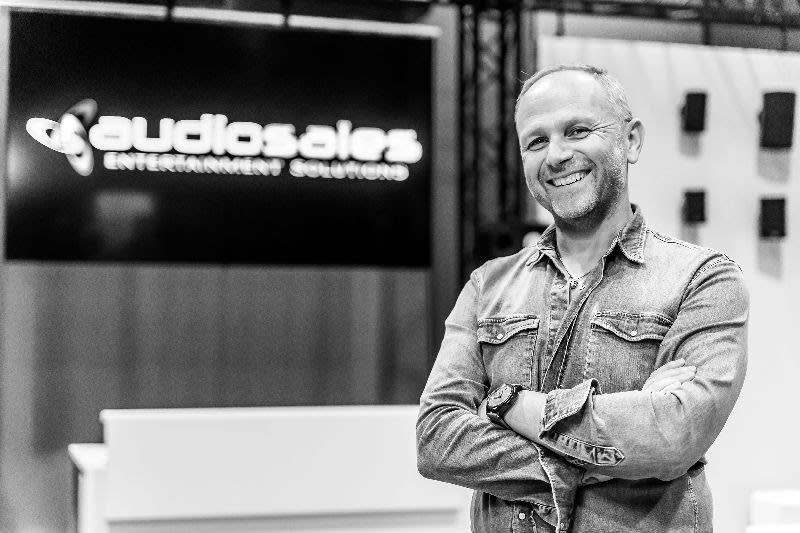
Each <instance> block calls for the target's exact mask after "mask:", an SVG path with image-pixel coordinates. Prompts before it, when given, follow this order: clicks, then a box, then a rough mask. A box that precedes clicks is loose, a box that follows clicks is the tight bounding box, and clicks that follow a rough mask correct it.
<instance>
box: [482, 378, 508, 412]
mask: <svg viewBox="0 0 800 533" xmlns="http://www.w3.org/2000/svg"><path fill="white" fill-rule="evenodd" d="M510 397H511V387H509V386H508V384H505V385H501V386H500V387H499V388H498V389H497V390H495V391H494V392H493V393H492V394H490V395H489V401H488V403H487V405H488V406H489V407H490V408H491V407H497V406H499V405H503V403H504V402H506V401H507V400H508V399H509V398H510Z"/></svg>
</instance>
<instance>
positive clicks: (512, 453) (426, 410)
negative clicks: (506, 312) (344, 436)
mask: <svg viewBox="0 0 800 533" xmlns="http://www.w3.org/2000/svg"><path fill="white" fill-rule="evenodd" d="M479 291H480V275H479V273H478V271H476V272H474V273H473V274H472V276H471V277H470V280H469V282H468V283H467V284H466V286H465V287H464V289H463V290H462V291H461V294H460V296H459V298H458V301H457V302H456V305H455V308H454V309H453V311H452V312H451V314H450V316H449V317H448V318H447V320H446V322H445V335H444V340H443V341H442V345H441V348H440V350H439V354H438V355H437V357H436V362H435V363H434V365H433V369H432V370H431V374H430V377H429V378H428V382H427V384H426V386H425V389H424V391H423V393H422V397H421V400H420V411H419V418H418V421H417V461H418V468H419V471H420V473H421V474H422V475H423V476H425V477H427V478H431V479H436V480H439V481H445V482H448V483H453V484H456V485H461V486H464V487H468V488H471V489H475V490H479V491H482V492H486V493H489V494H492V495H494V496H497V497H499V498H501V499H503V500H507V501H523V502H529V503H533V504H543V505H547V506H551V507H552V506H555V507H556V510H557V512H558V514H559V516H560V517H561V518H562V519H560V520H559V522H560V523H561V524H562V528H563V527H565V524H566V523H567V522H568V518H567V517H568V516H569V515H570V514H571V511H572V506H573V500H574V497H575V493H576V490H577V487H578V485H579V483H580V481H581V479H582V477H583V473H584V471H583V469H582V468H580V467H577V466H575V465H572V464H570V463H568V462H567V461H565V460H564V459H563V458H562V457H560V456H558V455H557V454H553V453H552V452H549V451H547V450H546V449H544V448H542V447H541V446H537V445H536V444H535V443H532V442H531V441H530V440H528V439H526V438H524V437H521V436H520V435H518V434H517V433H515V432H513V431H511V430H508V429H505V428H501V427H499V426H497V425H496V424H494V423H492V422H491V421H490V420H488V419H487V418H485V417H481V416H478V414H477V410H478V407H479V405H480V403H481V402H482V401H483V399H484V398H485V397H486V394H487V390H488V388H489V379H488V376H487V375H486V371H485V369H484V365H483V359H482V358H481V353H480V347H479V344H478V339H477V318H476V307H477V306H476V302H477V299H478V297H479ZM559 531H560V529H559Z"/></svg>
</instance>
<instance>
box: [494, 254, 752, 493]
mask: <svg viewBox="0 0 800 533" xmlns="http://www.w3.org/2000/svg"><path fill="white" fill-rule="evenodd" d="M747 313H748V295H747V291H746V289H745V287H744V283H743V280H742V276H741V272H740V270H739V268H738V266H736V264H735V263H733V262H732V261H730V260H728V259H726V258H717V259H716V260H712V261H710V262H709V263H708V264H707V265H705V266H704V267H703V268H701V269H699V270H698V272H697V273H696V274H695V276H694V278H693V279H692V281H691V282H690V284H689V286H688V287H687V290H686V292H685V293H684V296H683V301H682V304H681V306H680V310H679V312H678V315H677V317H676V319H675V322H674V323H673V325H672V327H671V328H670V330H669V332H668V333H667V335H666V336H665V338H664V340H663V341H662V343H661V347H660V351H661V352H662V353H661V354H660V355H662V356H663V355H666V359H668V360H675V359H683V360H685V361H686V364H687V365H691V366H694V367H696V374H695V377H694V379H692V380H691V381H688V382H686V383H683V384H682V385H681V386H680V387H672V388H670V390H666V391H665V390H661V391H657V392H654V391H653V390H648V389H646V390H642V391H627V392H618V393H612V394H595V383H594V382H593V380H588V381H585V382H584V383H581V384H580V385H578V386H576V387H574V388H572V389H557V390H554V391H552V392H550V393H548V394H546V395H545V394H542V393H537V392H526V393H525V394H524V395H523V396H522V397H521V398H520V400H518V402H517V404H515V406H514V407H513V408H512V409H511V410H509V412H508V414H507V415H506V418H505V420H506V422H507V423H508V424H509V426H511V428H512V429H514V430H515V431H517V432H518V433H519V434H520V435H523V436H525V437H527V438H530V439H531V440H533V441H534V442H537V443H539V444H541V445H543V446H545V447H547V448H549V449H550V450H552V451H554V452H556V453H558V454H560V455H562V456H564V457H565V458H567V460H569V461H572V462H574V463H575V464H580V465H582V466H583V467H584V468H585V469H586V472H587V475H590V476H591V475H594V474H596V475H601V476H611V477H615V478H623V479H641V478H649V477H655V478H659V479H664V480H669V479H674V478H677V477H679V476H681V475H683V474H684V473H686V472H687V471H688V469H689V468H690V467H691V466H692V465H693V464H694V463H696V462H697V461H698V460H699V459H700V458H701V457H702V456H703V454H704V453H705V452H706V451H707V450H708V448H709V447H710V446H711V444H712V443H713V442H714V439H715V438H716V437H717V435H718V434H719V432H720V431H721V430H722V427H723V426H724V424H725V421H726V420H727V418H728V416H729V415H730V413H731V410H732V409H733V405H734V403H735V402H736V399H737V397H738V395H739V391H740V390H741V387H742V382H743V381H744V374H745V368H746V364H747V335H746V321H747ZM663 352H666V353H665V354H664V353H663Z"/></svg>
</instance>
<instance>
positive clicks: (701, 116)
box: [681, 92, 706, 133]
mask: <svg viewBox="0 0 800 533" xmlns="http://www.w3.org/2000/svg"><path fill="white" fill-rule="evenodd" d="M681 119H682V120H681V126H682V128H683V131H687V132H691V133H696V132H699V131H703V130H704V129H706V93H704V92H690V93H686V100H685V101H684V103H683V107H682V108H681Z"/></svg>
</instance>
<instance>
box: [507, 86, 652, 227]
mask: <svg viewBox="0 0 800 533" xmlns="http://www.w3.org/2000/svg"><path fill="white" fill-rule="evenodd" d="M635 122H637V123H638V121H635ZM516 123H517V135H518V136H519V142H520V149H521V151H522V162H523V168H524V171H525V180H526V182H527V184H528V188H529V189H530V191H531V194H533V196H534V198H536V200H537V201H538V202H539V203H540V204H541V205H542V206H543V207H544V208H545V209H547V210H548V211H550V212H551V213H552V214H553V216H554V217H555V218H556V220H559V219H560V220H563V221H565V222H567V223H573V224H574V223H578V224H580V223H581V222H586V223H591V224H595V223H597V222H599V221H600V220H602V218H604V217H605V216H606V215H607V214H608V213H609V212H611V211H612V210H613V209H614V208H616V207H617V206H618V205H619V204H620V203H622V202H625V203H627V202H628V194H627V187H628V176H627V175H628V167H627V165H628V162H631V163H633V162H635V161H636V159H637V158H638V147H635V149H634V150H633V151H632V150H631V146H630V142H629V141H630V139H629V137H630V135H629V132H630V125H629V124H628V123H627V122H623V121H622V120H621V119H620V118H619V117H618V115H617V114H616V113H615V110H614V108H613V107H612V106H611V104H610V102H609V101H608V98H607V96H606V92H605V89H604V88H603V86H602V85H600V84H599V83H598V82H597V81H595V79H594V77H593V76H592V75H590V74H588V73H585V72H581V71H560V72H554V73H552V74H548V75H547V76H545V77H543V78H542V79H540V80H539V81H537V82H536V83H535V84H534V85H533V86H532V87H530V89H528V91H527V92H526V93H525V94H524V95H523V96H522V98H521V99H520V102H519V107H518V110H517V115H516ZM638 124H639V125H640V123H638ZM632 152H635V153H632Z"/></svg>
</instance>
